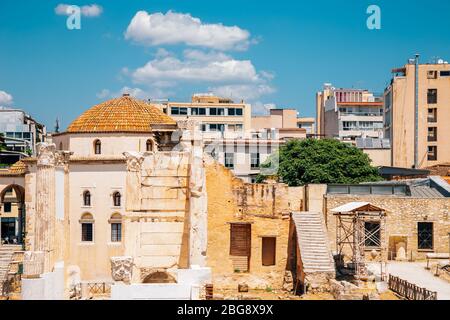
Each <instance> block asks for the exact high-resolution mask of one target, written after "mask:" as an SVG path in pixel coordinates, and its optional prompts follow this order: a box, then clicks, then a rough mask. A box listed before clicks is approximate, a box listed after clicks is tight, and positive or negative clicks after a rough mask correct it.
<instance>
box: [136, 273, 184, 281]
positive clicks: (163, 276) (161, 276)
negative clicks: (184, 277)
mask: <svg viewBox="0 0 450 320" xmlns="http://www.w3.org/2000/svg"><path fill="white" fill-rule="evenodd" d="M143 283H176V280H175V278H174V277H172V276H171V275H170V274H168V273H167V272H164V271H156V272H153V273H150V274H149V275H148V276H146V277H145V278H144V281H143Z"/></svg>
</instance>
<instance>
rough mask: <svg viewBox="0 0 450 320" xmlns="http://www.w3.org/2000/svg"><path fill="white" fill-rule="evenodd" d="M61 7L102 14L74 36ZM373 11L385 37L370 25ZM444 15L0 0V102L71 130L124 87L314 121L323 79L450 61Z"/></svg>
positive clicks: (381, 78) (445, 11)
mask: <svg viewBox="0 0 450 320" xmlns="http://www.w3.org/2000/svg"><path fill="white" fill-rule="evenodd" d="M63 3H67V4H74V5H79V6H83V5H92V4H96V5H98V6H99V7H101V8H102V10H101V13H100V14H99V15H97V16H95V17H86V16H82V18H81V30H68V29H67V27H66V19H67V17H66V16H64V15H60V14H57V13H56V12H55V8H56V7H57V6H58V4H63ZM371 4H376V5H378V6H379V7H380V8H381V14H382V16H381V23H382V28H381V30H369V29H368V28H367V27H366V20H367V17H368V15H367V14H366V9H367V7H368V6H369V5H371ZM138 11H145V12H143V13H142V15H141V16H139V17H137V16H136V14H137V12H138ZM169 11H171V13H168V12H169ZM449 12H450V1H447V0H428V1H406V0H398V1H377V0H371V1H360V0H359V1H325V0H322V1H321V0H317V1H314V2H310V1H308V2H307V3H306V2H305V3H303V1H284V0H279V1H275V2H274V1H270V2H269V1H267V2H263V1H253V0H236V1H235V0H227V1H211V0H209V1H203V0H202V1H200V0H189V1H181V0H179V1H170V0H162V1H156V0H150V1H137V0H136V1H130V0H128V1H126V0H114V1H112V0H109V1H105V0H91V1H67V2H64V1H42V0H26V1H25V0H0V92H3V95H0V104H3V105H7V106H14V107H19V108H22V109H24V110H26V111H27V112H29V113H30V114H31V115H32V116H34V117H35V118H36V119H38V120H40V121H42V122H44V123H45V124H46V125H47V126H49V129H50V130H52V129H53V126H54V122H55V118H56V117H59V118H60V119H61V125H62V127H63V128H65V127H66V126H67V125H68V124H69V123H70V122H71V121H72V120H74V119H75V118H76V117H77V116H78V115H79V114H81V113H82V112H83V111H84V110H86V109H87V108H89V107H90V106H92V105H94V104H97V103H99V102H101V101H102V100H106V99H108V98H110V97H113V96H116V95H118V94H120V93H121V92H123V91H129V92H131V93H134V94H136V95H137V96H138V97H142V98H143V97H152V98H170V99H171V100H189V98H190V95H191V93H193V92H216V93H222V94H228V95H232V97H233V98H234V99H235V100H238V99H240V98H245V99H246V100H248V101H250V102H252V103H253V104H254V105H255V111H259V112H262V111H263V110H264V105H276V106H277V107H280V108H283V107H285V108H286V107H290V108H296V109H298V110H299V111H300V114H301V115H303V116H314V114H315V110H314V109H315V92H316V91H318V90H319V89H320V88H321V87H322V84H323V83H324V82H331V83H333V85H335V86H337V87H359V88H367V89H369V90H373V91H375V92H382V91H383V89H384V87H385V86H386V85H387V84H388V82H389V81H390V70H391V68H394V67H398V66H401V65H403V64H404V63H405V62H406V61H407V59H408V58H409V57H412V56H413V55H414V53H416V52H419V53H420V54H421V56H422V58H421V59H422V62H429V61H431V59H432V58H433V57H441V58H444V59H447V60H448V59H450V19H449ZM146 19H152V21H153V22H152V27H149V26H148V25H146V24H145V21H146ZM196 19H200V22H199V20H196ZM132 20H135V22H136V23H135V25H134V27H132V28H130V29H129V26H130V23H131V22H132ZM180 21H181V22H180ZM180 23H182V25H181V26H180V25H179V24H180ZM233 27H234V28H233ZM127 30H128V32H127ZM193 74H195V75H196V76H195V77H194V76H192V75H193ZM5 94H6V95H5ZM2 97H3V98H2ZM5 97H6V98H5ZM2 99H3V101H2Z"/></svg>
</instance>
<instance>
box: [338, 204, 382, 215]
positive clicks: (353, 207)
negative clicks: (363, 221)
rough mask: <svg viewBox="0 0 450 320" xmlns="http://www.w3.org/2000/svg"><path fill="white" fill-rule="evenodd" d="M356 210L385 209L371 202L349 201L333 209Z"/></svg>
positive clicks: (339, 210) (340, 210)
mask: <svg viewBox="0 0 450 320" xmlns="http://www.w3.org/2000/svg"><path fill="white" fill-rule="evenodd" d="M356 211H384V210H383V209H381V208H379V207H376V206H374V205H372V204H370V202H349V203H346V204H344V205H342V206H339V207H337V208H334V209H331V212H334V213H339V212H356Z"/></svg>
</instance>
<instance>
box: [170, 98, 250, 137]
mask: <svg viewBox="0 0 450 320" xmlns="http://www.w3.org/2000/svg"><path fill="white" fill-rule="evenodd" d="M163 111H164V112H165V113H166V114H167V115H169V116H171V117H172V118H173V119H175V120H183V119H186V118H189V119H194V120H196V121H198V122H199V123H201V129H202V131H203V132H204V137H205V138H206V137H209V138H223V137H225V138H226V137H239V136H241V137H242V136H243V134H244V132H246V131H248V130H250V123H251V114H252V110H251V105H250V104H246V103H244V102H243V101H242V102H241V103H234V102H233V101H232V100H231V99H226V98H221V97H217V96H214V95H212V94H194V95H193V96H192V99H191V102H167V103H165V104H164V106H163Z"/></svg>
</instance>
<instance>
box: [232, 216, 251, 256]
mask: <svg viewBox="0 0 450 320" xmlns="http://www.w3.org/2000/svg"><path fill="white" fill-rule="evenodd" d="M250 248H251V225H250V224H231V241H230V255H232V256H240V257H248V256H250Z"/></svg>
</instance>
